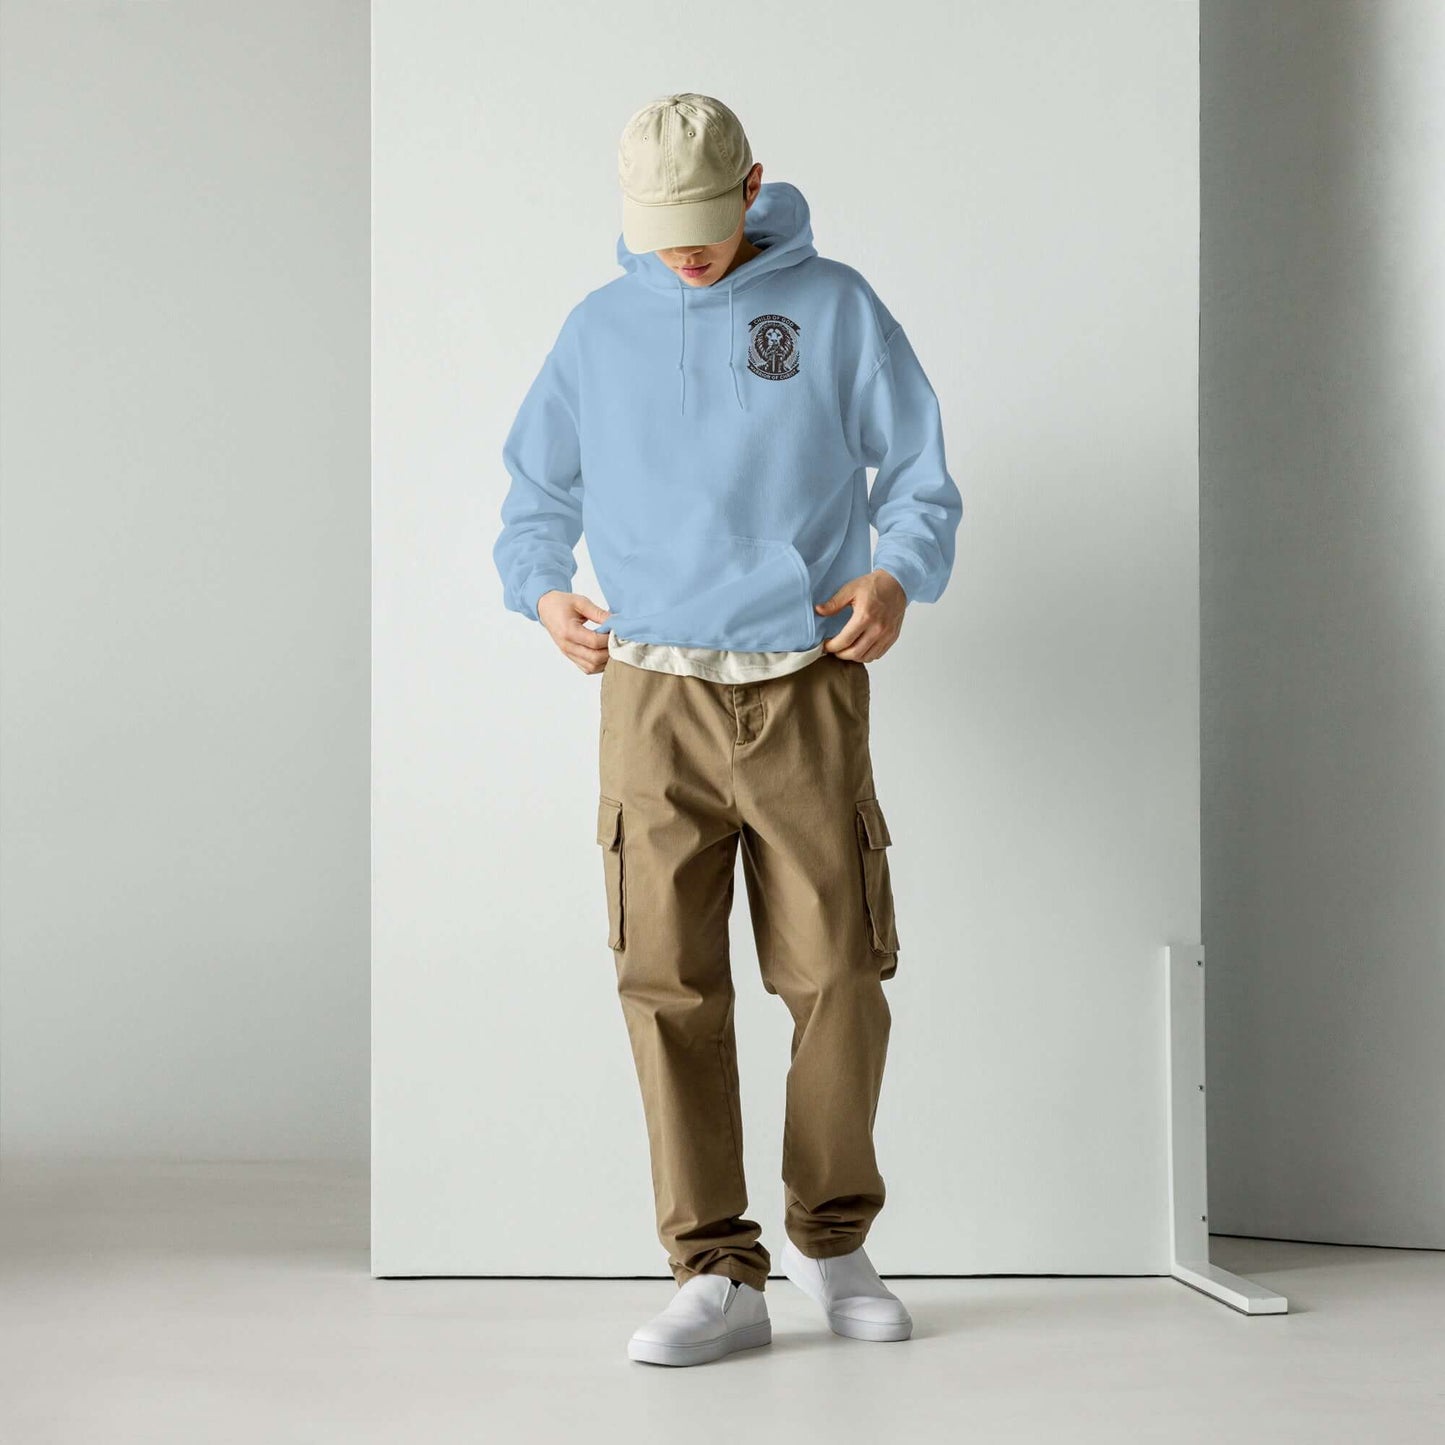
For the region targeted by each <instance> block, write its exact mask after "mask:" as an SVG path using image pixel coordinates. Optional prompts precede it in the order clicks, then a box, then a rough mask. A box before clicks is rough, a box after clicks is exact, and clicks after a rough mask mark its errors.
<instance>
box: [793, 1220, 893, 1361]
mask: <svg viewBox="0 0 1445 1445" xmlns="http://www.w3.org/2000/svg"><path fill="white" fill-rule="evenodd" d="M781 1262H782V1266H783V1273H784V1274H786V1275H787V1276H788V1278H789V1279H790V1280H792V1282H793V1283H794V1284H795V1285H797V1286H798V1288H799V1289H800V1290H802V1291H803V1293H804V1294H805V1295H807V1296H808V1298H809V1299H811V1300H813V1301H814V1302H815V1303H816V1304H818V1305H819V1306H821V1307H822V1310H823V1313H824V1314H825V1315H827V1317H828V1326H829V1328H830V1329H831V1330H832V1331H833V1333H834V1334H835V1335H847V1336H848V1338H849V1339H852V1340H906V1339H907V1338H908V1337H909V1335H911V1334H912V1333H913V1318H912V1316H911V1315H910V1314H909V1313H908V1311H907V1310H906V1309H905V1308H904V1307H903V1301H902V1300H901V1299H899V1298H898V1296H897V1295H896V1294H894V1293H893V1292H892V1291H891V1290H890V1289H889V1288H888V1286H887V1285H886V1284H884V1283H883V1281H882V1280H881V1279H879V1278H878V1271H877V1270H875V1269H874V1268H873V1264H872V1261H871V1260H870V1259H869V1258H868V1256H867V1254H866V1253H865V1252H864V1250H863V1246H862V1245H859V1246H858V1248H857V1249H855V1250H854V1251H853V1252H852V1253H851V1254H839V1255H835V1256H834V1257H833V1258H832V1259H813V1258H811V1257H810V1256H808V1255H806V1254H804V1253H803V1252H802V1250H800V1249H799V1248H798V1246H797V1245H796V1244H794V1243H793V1241H792V1240H791V1239H788V1238H786V1237H785V1238H784V1241H783V1252H782V1261H781Z"/></svg>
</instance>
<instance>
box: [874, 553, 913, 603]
mask: <svg viewBox="0 0 1445 1445" xmlns="http://www.w3.org/2000/svg"><path fill="white" fill-rule="evenodd" d="M873 567H874V570H875V571H877V570H879V569H881V570H882V571H884V572H887V573H888V575H889V576H890V577H892V578H893V579H894V580H895V581H896V582H897V583H898V585H899V586H900V587H902V588H903V595H904V596H905V597H906V598H907V599H908V601H910V602H912V601H913V600H914V599H915V598H916V597H917V596H918V595H919V593H921V592H922V591H923V584H924V581H925V580H926V579H925V575H924V568H923V564H922V563H920V562H919V561H918V560H917V558H914V557H910V556H908V555H907V553H904V552H891V551H888V550H886V549H884V548H882V547H880V548H879V549H878V551H877V552H876V553H875V554H874V556H873Z"/></svg>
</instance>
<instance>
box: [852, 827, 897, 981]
mask: <svg viewBox="0 0 1445 1445" xmlns="http://www.w3.org/2000/svg"><path fill="white" fill-rule="evenodd" d="M856 808H857V826H858V851H859V855H860V856H861V858H862V861H863V898H864V902H865V903H866V905H867V909H868V932H869V943H870V944H871V945H872V948H873V952H874V953H876V954H882V955H884V958H882V959H881V960H880V965H881V973H882V976H883V977H884V978H891V977H892V976H893V974H894V973H895V971H896V970H897V967H898V928H897V925H896V923H895V921H894V916H893V880H892V879H891V878H890V877H889V874H888V845H889V844H890V843H891V842H892V841H893V839H892V838H890V837H889V836H888V824H887V823H886V822H884V820H883V809H882V808H880V807H879V806H878V799H877V798H863V799H861V800H860V801H859V802H858V803H857V805H856Z"/></svg>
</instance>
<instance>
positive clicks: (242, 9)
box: [0, 0, 369, 1159]
mask: <svg viewBox="0 0 1445 1445" xmlns="http://www.w3.org/2000/svg"><path fill="white" fill-rule="evenodd" d="M368 34H369V21H368V15H367V10H366V6H365V4H364V0H304V3H295V0H246V3H244V4H239V3H235V0H187V3H185V4H163V5H158V4H117V3H113V0H66V3H64V4H55V3H51V0H5V3H4V4H3V7H0V66H3V73H0V187H3V196H0V248H3V256H4V261H3V267H0V313H3V322H4V324H3V328H0V407H3V413H0V827H3V836H0V1069H3V1073H0V1148H3V1150H4V1152H5V1154H6V1156H7V1157H15V1156H18V1155H55V1156H75V1155H85V1156H117V1155H149V1156H155V1157H159V1158H181V1159H183V1158H218V1157H220V1158H273V1157H278V1156H279V1157H288V1156H298V1157H306V1158H343V1159H346V1158H350V1159H355V1158H364V1157H365V1155H366V1152H367V1148H368V1137H367V1115H366V1095H367V967H366V960H367V883H368V879H367V836H366V834H367V616H368V609H367V582H368V575H367V574H368V556H367V550H368V542H367V536H368V509H367V375H368V364H367V263H368V255H367V199H368V175H367V166H368V107H369V100H368V94H367V69H368Z"/></svg>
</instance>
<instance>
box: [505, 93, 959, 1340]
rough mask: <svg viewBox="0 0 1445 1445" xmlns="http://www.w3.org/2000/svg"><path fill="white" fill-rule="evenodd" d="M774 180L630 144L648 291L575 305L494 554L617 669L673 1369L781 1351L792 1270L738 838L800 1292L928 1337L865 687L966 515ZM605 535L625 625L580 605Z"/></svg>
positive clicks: (607, 691) (543, 385)
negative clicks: (770, 1230)
mask: <svg viewBox="0 0 1445 1445" xmlns="http://www.w3.org/2000/svg"><path fill="white" fill-rule="evenodd" d="M762 173H763V168H762V166H761V165H759V164H755V163H754V161H753V157H752V150H751V147H750V146H749V143H748V139H747V136H746V135H745V134H744V132H743V128H742V126H741V124H740V123H739V122H738V119H737V117H736V116H735V115H734V114H733V113H732V111H730V110H729V109H728V108H727V107H726V106H725V105H723V104H722V103H721V102H720V101H717V100H714V99H712V98H710V97H708V96H702V95H694V94H678V95H670V96H667V97H665V98H663V99H661V100H658V101H655V102H653V103H652V104H650V105H647V106H644V107H643V108H642V109H641V110H640V111H638V112H637V113H636V115H634V116H633V117H632V119H631V120H630V121H629V122H628V124H627V126H626V128H625V129H624V131H623V134H622V140H621V146H620V152H619V174H620V179H621V184H622V192H623V198H622V216H623V234H622V236H621V238H619V240H618V245H617V257H618V261H619V263H620V264H621V265H622V267H623V269H624V272H625V274H624V275H623V276H621V277H619V278H618V279H617V280H615V281H613V282H611V283H610V284H608V285H606V286H602V287H599V288H598V289H597V290H594V291H592V292H590V293H589V294H588V295H587V296H585V297H584V298H583V299H582V300H581V301H580V302H579V303H578V304H577V305H576V306H574V307H573V308H572V310H571V312H570V313H569V314H568V316H567V318H566V320H565V321H564V323H563V325H562V328H561V331H560V334H559V335H558V337H557V339H556V342H555V344H554V345H553V347H552V350H551V351H550V353H549V354H548V356H547V358H546V360H545V362H544V364H543V366H542V369H541V372H540V374H539V375H538V376H537V378H536V380H535V381H534V382H533V384H532V386H531V388H530V390H529V391H528V393H527V395H526V398H525V399H524V400H523V402H522V405H521V408H520V410H519V411H518V413H517V417H516V421H515V422H514V424H513V426H512V428H511V431H510V434H509V435H508V437H507V440H506V443H505V445H504V447H503V461H504V463H505V465H506V467H507V470H508V472H509V473H510V475H511V478H512V484H511V489H510V491H509V492H508V495H507V498H506V500H505V502H504V503H503V506H502V514H501V515H502V523H503V527H502V532H501V535H500V536H499V538H498V539H497V542H496V546H495V548H494V553H493V555H494V559H495V562H496V565H497V568H498V570H499V572H500V574H501V577H502V581H503V592H504V601H505V604H506V606H507V607H509V608H511V609H512V610H514V611H517V612H520V613H522V614H523V615H524V616H526V617H529V618H534V619H536V620H538V621H540V622H541V623H542V624H543V626H544V627H545V628H546V629H547V632H548V633H549V634H550V635H551V637H552V640H553V641H554V642H555V643H556V645H557V647H558V648H559V649H560V650H561V652H562V653H563V655H564V656H566V657H567V658H569V659H570V660H571V661H572V662H573V663H575V664H576V666H577V667H578V668H580V669H581V670H582V671H583V672H585V673H597V672H601V673H602V699H601V729H600V736H599V763H600V781H601V789H600V798H599V805H598V815H597V841H598V843H600V844H601V846H602V861H603V875H604V881H605V884H606V894H607V917H608V928H609V936H608V942H609V944H610V946H611V948H612V949H613V954H614V959H615V962H616V966H617V981H618V991H619V994H620V997H621V1002H622V1012H623V1016H624V1018H625V1021H626V1025H627V1030H628V1035H629V1038H630V1040H631V1046H632V1052H633V1058H634V1062H635V1064H636V1069H637V1076H638V1081H639V1084H640V1086H641V1089H642V1098H643V1106H644V1112H645V1115H646V1120H647V1132H648V1142H649V1149H650V1153H651V1163H652V1179H653V1186H654V1196H655V1202H656V1210H657V1228H658V1235H659V1238H660V1239H661V1241H662V1243H663V1246H664V1248H666V1250H667V1252H668V1264H669V1267H670V1269H671V1270H672V1273H673V1276H674V1279H675V1280H676V1282H677V1284H678V1289H677V1291H676V1294H675V1295H674V1297H673V1299H672V1301H671V1303H670V1304H669V1305H668V1306H667V1308H666V1309H665V1310H663V1312H662V1313H661V1314H659V1315H658V1316H657V1317H656V1318H655V1319H653V1320H650V1321H649V1322H648V1323H646V1324H645V1325H643V1326H642V1328H640V1329H639V1330H638V1331H637V1332H636V1333H635V1334H634V1335H633V1337H632V1339H631V1341H630V1342H629V1346H628V1353H629V1355H630V1356H631V1358H633V1359H636V1360H643V1361H648V1362H651V1363H656V1364H668V1365H686V1364H696V1363H700V1362H701V1361H704V1360H710V1359H715V1358H717V1357H719V1356H721V1355H724V1354H727V1353H729V1352H730V1351H733V1350H737V1349H744V1348H748V1347H750V1346H754V1345H763V1344H767V1343H768V1342H769V1340H770V1339H771V1326H770V1324H769V1322H768V1313H767V1305H766V1302H765V1299H764V1290H765V1287H766V1282H767V1279H768V1274H769V1268H770V1264H771V1257H770V1255H769V1253H768V1251H767V1249H766V1248H765V1247H764V1246H763V1244H762V1242H761V1238H760V1234H761V1231H760V1229H759V1226H758V1225H757V1224H756V1223H755V1222H753V1221H752V1220H749V1219H746V1218H744V1217H743V1211H744V1210H745V1209H746V1207H747V1191H746V1185H745V1181H744V1178H743V1156H742V1120H741V1116H740V1109H739V1095H738V1078H737V1060H736V1049H735V1043H734V1033H733V1000H734V994H733V985H732V979H731V974H730V971H729V962H728V915H729V912H730V909H731V905H732V895H733V876H734V865H735V862H736V858H737V850H738V847H739V846H741V848H742V853H743V870H744V879H745V882H746V886H747V892H748V901H749V905H750V912H751V915H752V923H753V931H754V935H755V937H756V940H757V947H758V956H759V959H760V963H761V970H762V976H763V984H764V987H765V988H766V990H767V991H768V992H769V993H773V994H777V995H779V996H780V997H781V998H782V999H783V1001H784V1003H785V1004H786V1005H787V1007H788V1010H789V1012H790V1013H791V1015H792V1017H793V1021H794V1026H795V1027H794V1034H793V1047H792V1062H791V1067H790V1071H789V1074H788V1085H787V1101H786V1125H785V1131H784V1144H783V1161H782V1170H783V1181H784V1184H785V1187H786V1199H787V1212H786V1218H785V1221H784V1225H785V1234H786V1241H785V1243H784V1245H783V1249H782V1254H781V1263H782V1266H783V1269H784V1271H785V1272H786V1274H787V1275H788V1277H789V1278H790V1279H791V1280H793V1282H794V1283H795V1284H797V1285H798V1286H799V1287H800V1288H802V1289H803V1290H804V1292H805V1293H807V1294H808V1295H810V1296H811V1297H812V1298H813V1299H814V1300H815V1301H816V1302H817V1303H818V1304H819V1305H820V1306H821V1307H822V1309H823V1311H824V1313H825V1316H826V1318H827V1320H828V1322H829V1324H830V1325H831V1327H832V1329H833V1330H834V1331H835V1332H836V1333H838V1334H842V1335H848V1336H851V1337H853V1338H855V1339H866V1340H900V1339H906V1338H908V1336H909V1334H910V1333H911V1331H912V1321H911V1319H910V1318H909V1315H908V1311H907V1310H906V1308H905V1307H904V1306H903V1304H902V1302H901V1301H900V1300H899V1299H898V1298H897V1297H896V1296H895V1295H894V1294H893V1293H892V1292H891V1291H889V1290H888V1288H887V1287H886V1286H885V1285H884V1284H883V1282H882V1281H881V1280H880V1279H879V1277H878V1275H877V1273H876V1271H875V1270H874V1268H873V1266H872V1264H871V1263H870V1262H869V1259H868V1255H867V1253H866V1252H865V1250H864V1247H863V1246H864V1239H865V1238H866V1236H867V1234H868V1231H869V1228H870V1226H871V1224H872V1222H873V1220H874V1218H875V1217H876V1215H877V1214H878V1212H879V1210H880V1209H881V1208H882V1206H883V1199H884V1185H883V1179H882V1177H881V1175H880V1174H879V1171H878V1165H877V1161H876V1159H875V1156H874V1149H873V1138H872V1134H873V1122H874V1116H875V1112H876V1109H877V1104H878V1098H879V1089H880V1085H881V1082H882V1076H883V1066H884V1057H885V1053H886V1049H887V1043H888V1035H889V1025H890V1013H889V1006H888V1002H887V999H886V998H885V996H884V991H883V987H882V984H883V981H884V980H885V979H887V978H890V977H892V976H893V974H894V972H895V971H896V969H897V961H898V935H897V929H896V925H895V922H894V914H893V895H892V886H891V880H890V876H889V867H888V855H887V851H886V850H887V848H888V846H889V843H890V841H891V840H890V837H889V832H888V826H887V824H886V822H885V821H884V817H883V811H882V808H881V806H880V803H879V800H878V797H877V794H876V791H875V787H874V781H873V772H872V765H871V761H870V756H869V745H868V704H869V690H870V680H869V676H868V670H867V666H866V664H868V663H870V662H874V661H876V660H877V659H878V658H880V657H882V656H884V654H885V653H887V652H888V650H889V649H890V648H891V647H892V646H893V644H894V643H895V642H896V641H897V640H898V636H899V633H900V630H901V628H902V625H903V617H904V611H905V608H906V607H907V605H908V604H909V603H910V602H932V601H935V600H937V598H938V597H939V596H940V595H941V593H942V592H943V589H944V587H945V585H946V584H947V581H948V578H949V575H950V573H951V571H952V567H953V559H954V535H955V531H956V528H957V526H958V521H959V517H960V514H961V510H962V508H961V500H960V497H959V493H958V489H957V487H956V486H955V485H954V482H953V480H952V478H951V477H950V476H949V474H948V470H947V467H946V466H945V462H944V448H943V437H942V432H941V427H940V422H939V409H938V403H937V399H936V397H935V395H934V393H933V390H932V388H931V387H930V385H929V383H928V380H927V378H926V376H925V375H924V373H923V370H922V368H921V366H920V365H919V362H918V359H917V357H916V356H915V355H914V353H913V349H912V347H911V346H910V345H909V342H908V339H907V337H906V336H905V335H904V333H903V330H902V328H901V327H900V326H899V324H898V322H897V321H896V320H895V319H894V318H893V316H892V315H891V314H890V313H889V312H888V310H887V308H886V307H885V306H884V305H883V303H882V302H881V301H880V300H879V298H878V297H877V295H876V294H875V293H874V292H873V290H872V288H871V287H870V286H869V285H868V283H867V282H866V281H865V280H864V279H863V277H862V276H861V275H859V273H858V272H857V271H855V270H853V269H852V268H851V267H848V266H844V265H842V264H840V263H839V262H836V261H831V260H826V259H824V258H823V257H821V256H819V255H818V253H817V250H816V249H815V248H814V246H813V243H812V229H811V225H810V221H809V212H808V205H807V202H806V201H805V200H804V199H803V197H802V194H801V193H800V192H799V191H798V189H797V188H796V187H795V186H792V185H788V184H778V183H771V184H767V185H765V184H764V183H763V180H762ZM869 467H876V468H877V474H876V478H875V480H874V482H873V486H872V490H871V492H870V491H869V487H868V479H867V468H869ZM870 523H871V524H872V525H873V526H874V527H876V529H877V532H878V543H877V547H876V550H874V551H873V553H872V556H871V558H870V555H869V553H870V537H869V526H870ZM584 532H585V533H586V536H587V541H588V550H589V554H590V556H591V559H592V563H593V566H594V567H595V569H596V572H597V577H598V580H599V581H600V582H601V584H602V587H603V588H604V590H605V592H606V595H607V597H608V599H609V600H610V602H611V603H612V607H611V609H610V610H609V609H607V608H603V607H601V606H599V605H598V604H597V603H595V602H593V601H592V600H591V599H589V598H587V597H584V596H581V595H579V594H577V593H574V592H573V591H572V590H571V585H572V578H573V576H574V574H575V572H576V559H575V557H574V555H573V549H574V548H575V546H576V543H577V541H578V540H579V538H580V537H581V536H582V535H583V533H584ZM588 624H597V625H596V626H595V627H593V626H589V625H588Z"/></svg>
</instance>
